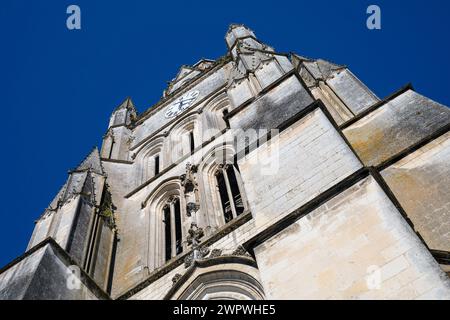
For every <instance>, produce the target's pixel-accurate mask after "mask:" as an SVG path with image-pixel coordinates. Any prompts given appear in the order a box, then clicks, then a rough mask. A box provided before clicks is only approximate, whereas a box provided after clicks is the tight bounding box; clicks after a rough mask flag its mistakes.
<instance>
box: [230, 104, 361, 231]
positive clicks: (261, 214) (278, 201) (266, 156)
mask: <svg viewBox="0 0 450 320" xmlns="http://www.w3.org/2000/svg"><path fill="white" fill-rule="evenodd" d="M238 163H239V168H240V169H241V176H242V180H243V182H244V186H245V189H246V195H247V199H248V202H249V205H250V210H251V212H252V214H253V216H254V219H255V220H256V225H257V226H258V227H259V226H265V225H266V224H267V223H269V222H270V223H273V222H274V221H275V220H277V219H279V218H281V217H282V216H283V215H284V214H287V213H289V212H291V211H293V210H295V209H297V208H298V207H300V206H301V205H302V204H304V203H306V202H307V201H309V200H311V199H313V198H314V197H315V196H317V195H319V194H320V193H322V192H324V191H325V190H327V189H328V188H330V187H332V186H333V185H335V184H336V183H338V182H339V181H341V180H342V179H344V178H345V177H347V176H349V175H351V174H352V173H353V172H355V171H356V170H358V169H359V168H361V163H360V162H359V160H358V159H357V158H356V157H355V155H354V154H353V152H352V151H351V150H350V148H349V147H348V146H347V144H346V143H345V141H344V140H343V139H342V137H341V136H340V135H339V134H338V132H337V131H336V129H335V128H334V127H333V125H332V124H331V122H330V121H329V120H328V118H327V117H326V116H325V114H324V113H323V112H322V111H321V110H320V109H316V110H314V111H312V112H311V113H309V114H308V115H306V116H305V117H303V118H302V119H300V120H299V121H297V122H296V123H295V124H293V125H291V126H290V127H289V128H287V129H286V130H285V131H282V132H281V133H280V135H279V136H278V137H277V138H275V139H272V140H270V141H269V143H268V144H265V145H263V146H261V147H259V148H258V149H256V150H254V151H253V152H251V153H250V154H249V155H248V156H246V157H245V159H241V160H239V162H238Z"/></svg>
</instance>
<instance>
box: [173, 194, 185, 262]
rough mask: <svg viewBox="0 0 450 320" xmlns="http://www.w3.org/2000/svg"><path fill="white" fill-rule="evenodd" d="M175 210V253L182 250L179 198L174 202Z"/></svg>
mask: <svg viewBox="0 0 450 320" xmlns="http://www.w3.org/2000/svg"><path fill="white" fill-rule="evenodd" d="M174 210H175V239H176V247H175V250H176V255H178V254H180V253H182V252H183V242H182V231H181V206H180V199H176V200H175V202H174Z"/></svg>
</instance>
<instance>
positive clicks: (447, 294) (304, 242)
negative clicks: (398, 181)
mask: <svg viewBox="0 0 450 320" xmlns="http://www.w3.org/2000/svg"><path fill="white" fill-rule="evenodd" d="M255 255H256V259H257V262H258V266H259V270H260V273H261V278H262V281H263V285H264V289H265V292H266V296H267V298H269V299H450V280H449V279H448V277H447V276H446V275H445V274H444V273H443V272H442V270H441V269H440V268H439V266H438V264H437V263H436V261H435V260H434V259H433V257H432V256H431V254H430V253H429V252H428V250H427V249H426V248H425V246H424V245H423V244H422V243H421V242H420V240H419V239H418V238H417V236H416V235H415V234H414V232H413V231H412V229H411V228H410V227H409V226H408V224H407V223H406V221H405V220H404V218H403V217H402V216H401V215H400V213H399V212H398V211H397V209H396V208H395V207H394V205H393V204H392V203H391V202H390V200H389V199H388V198H387V196H386V195H385V193H384V191H383V190H382V189H381V188H380V187H379V185H378V184H377V183H376V182H375V180H374V179H373V178H372V177H368V178H366V179H364V180H362V181H360V182H359V183H357V184H355V185H354V186H352V187H350V188H349V189H347V190H346V191H344V192H342V193H341V194H339V195H337V196H336V197H334V198H333V199H331V200H329V201H328V202H326V203H325V204H323V205H322V206H320V207H319V208H317V209H316V210H314V211H312V212H311V213H309V214H308V215H306V216H304V217H302V218H301V219H300V220H298V221H297V222H295V223H293V224H292V225H290V226H289V227H287V228H285V229H284V230H282V231H280V232H279V233H278V234H277V235H275V236H273V237H272V238H270V239H269V240H268V241H266V242H264V243H262V244H261V245H259V246H257V247H256V248H255ZM286 270H289V272H286ZM378 279H379V280H380V282H377V280H378ZM377 283H379V286H378V285H377Z"/></svg>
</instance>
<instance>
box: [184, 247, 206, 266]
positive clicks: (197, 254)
mask: <svg viewBox="0 0 450 320" xmlns="http://www.w3.org/2000/svg"><path fill="white" fill-rule="evenodd" d="M208 254H209V248H208V247H201V248H198V249H196V250H194V251H193V252H192V253H191V254H190V255H188V256H186V258H184V267H185V268H189V267H190V266H192V264H193V263H194V261H196V260H201V259H204V258H206V256H207V255H208Z"/></svg>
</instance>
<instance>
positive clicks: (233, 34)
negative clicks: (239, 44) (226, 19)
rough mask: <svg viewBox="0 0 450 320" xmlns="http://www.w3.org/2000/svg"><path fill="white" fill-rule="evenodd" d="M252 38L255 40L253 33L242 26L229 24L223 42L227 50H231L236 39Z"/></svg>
mask: <svg viewBox="0 0 450 320" xmlns="http://www.w3.org/2000/svg"><path fill="white" fill-rule="evenodd" d="M248 37H253V38H256V36H255V33H254V32H253V31H252V30H250V29H249V28H248V27H246V26H244V25H243V24H231V25H230V27H229V28H228V31H227V33H226V35H225V41H226V42H227V46H228V48H230V49H231V48H232V47H233V46H234V44H235V43H236V40H237V39H242V38H248Z"/></svg>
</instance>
